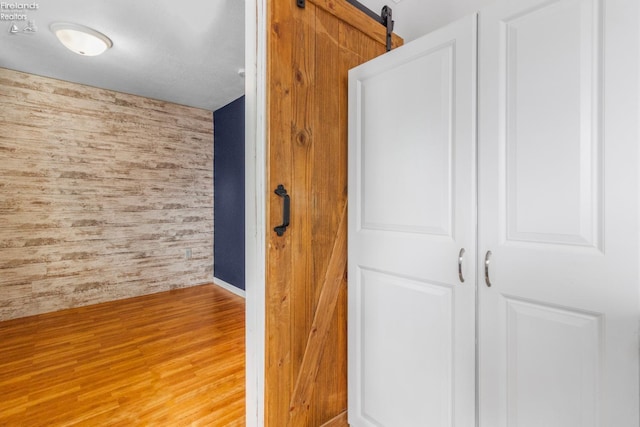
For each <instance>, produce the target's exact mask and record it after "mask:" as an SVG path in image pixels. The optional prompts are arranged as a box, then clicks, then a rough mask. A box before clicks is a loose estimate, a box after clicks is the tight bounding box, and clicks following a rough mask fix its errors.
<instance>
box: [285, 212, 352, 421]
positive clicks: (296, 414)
mask: <svg viewBox="0 0 640 427" xmlns="http://www.w3.org/2000/svg"><path fill="white" fill-rule="evenodd" d="M346 265H347V204H346V203H345V205H344V208H343V210H342V218H341V219H340V225H339V226H338V230H337V232H336V235H335V242H334V245H333V250H332V252H331V257H330V259H329V266H328V267H327V271H326V274H325V278H324V280H323V282H322V286H321V293H320V299H319V301H318V305H317V307H316V311H315V314H314V319H313V323H312V325H311V329H310V331H309V335H308V337H307V344H306V350H305V353H304V358H303V360H302V366H301V367H300V370H299V372H298V376H297V379H296V385H295V388H294V390H293V396H292V399H291V403H290V411H291V425H294V426H302V425H307V416H308V410H309V403H310V402H311V397H312V394H313V391H314V386H315V385H316V378H317V375H318V371H319V369H320V359H321V357H322V354H323V352H324V351H325V346H326V343H327V334H328V333H329V330H330V327H331V323H332V320H333V318H334V312H335V309H336V303H337V302H338V295H339V294H340V291H341V289H342V288H343V285H344V279H345V272H346Z"/></svg>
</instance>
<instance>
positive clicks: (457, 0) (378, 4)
mask: <svg viewBox="0 0 640 427" xmlns="http://www.w3.org/2000/svg"><path fill="white" fill-rule="evenodd" d="M493 1H494V0H360V2H361V3H362V4H364V5H365V6H367V7H368V8H369V9H371V10H373V11H374V12H376V13H377V14H378V15H379V14H380V12H381V11H382V7H383V6H384V5H389V6H390V7H391V9H392V11H393V20H394V21H395V27H394V32H396V33H397V34H398V35H400V36H402V37H403V38H404V41H405V42H408V41H411V40H414V39H416V38H418V37H420V36H423V35H425V34H427V33H429V32H431V31H433V30H435V29H437V28H440V27H442V26H444V25H446V24H448V23H450V22H453V21H455V20H456V19H460V18H462V17H463V16H466V15H469V14H471V13H473V12H476V11H478V10H479V9H480V8H482V7H483V6H485V5H487V4H489V3H491V2H493Z"/></svg>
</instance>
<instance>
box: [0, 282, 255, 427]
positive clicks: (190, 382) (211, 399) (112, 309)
mask: <svg viewBox="0 0 640 427" xmlns="http://www.w3.org/2000/svg"><path fill="white" fill-rule="evenodd" d="M244 336H245V326H244V299H242V298H241V297H239V296H237V295H234V294H232V293H230V292H228V291H226V290H224V289H221V288H219V287H217V286H215V285H203V286H195V287H190V288H183V289H178V290H173V291H169V292H162V293H158V294H152V295H145V296H142V297H136V298H130V299H125V300H119V301H113V302H108V303H103V304H98V305H93V306H85V307H80V308H75V309H70V310H64V311H60V312H55V313H47V314H42V315H37V316H32V317H27V318H20V319H14V320H9V321H5V322H0V343H2V348H1V350H0V396H2V398H0V426H30V427H31V426H137V425H140V426H142V425H145V426H150V425H161V426H165V425H166V426H169V425H170V426H200V425H201V426H242V425H244V424H245V410H244V407H245V392H244V382H245V373H244V370H245V360H244V354H245V344H244Z"/></svg>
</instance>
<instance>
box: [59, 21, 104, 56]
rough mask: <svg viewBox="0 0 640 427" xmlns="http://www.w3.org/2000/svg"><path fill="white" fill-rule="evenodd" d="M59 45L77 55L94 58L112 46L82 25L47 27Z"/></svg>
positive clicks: (67, 24)
mask: <svg viewBox="0 0 640 427" xmlns="http://www.w3.org/2000/svg"><path fill="white" fill-rule="evenodd" d="M49 28H51V31H53V33H54V34H55V35H56V37H57V38H58V40H60V43H62V44H63V45H64V46H65V47H66V48H67V49H69V50H70V51H72V52H75V53H77V54H78V55H83V56H96V55H100V54H101V53H103V52H104V51H105V50H107V49H109V48H111V46H113V42H112V41H111V39H109V37H107V36H105V35H104V34H102V33H99V32H98V31H96V30H93V29H91V28H88V27H85V26H84V25H78V24H71V23H66V22H56V23H53V24H51V26H50V27H49Z"/></svg>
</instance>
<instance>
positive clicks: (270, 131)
mask: <svg viewBox="0 0 640 427" xmlns="http://www.w3.org/2000/svg"><path fill="white" fill-rule="evenodd" d="M289 3H290V2H288V1H273V2H270V3H269V17H268V22H267V31H268V34H267V39H268V47H267V50H268V52H267V84H268V87H267V116H268V121H267V138H268V140H267V144H268V164H267V174H268V178H267V191H268V194H267V198H266V200H268V205H269V206H268V209H267V225H268V226H267V238H266V242H267V250H266V253H267V259H266V272H265V274H266V298H265V299H266V310H265V331H266V337H265V341H266V348H265V395H264V413H265V415H264V417H265V420H264V421H265V425H267V426H278V425H283V424H282V423H281V420H286V419H288V417H289V411H288V408H287V407H286V405H282V404H279V403H278V402H279V399H281V396H289V394H290V390H291V383H292V381H293V373H292V371H291V363H290V351H291V342H292V339H291V328H290V317H291V298H290V288H291V274H292V271H291V261H292V257H291V253H292V247H291V244H290V238H291V232H290V230H289V231H288V232H285V233H284V235H283V236H281V237H280V236H277V235H276V233H274V232H273V231H272V230H271V228H272V227H273V226H275V225H277V224H279V221H280V219H281V218H282V202H281V201H280V200H279V199H280V198H279V197H278V196H276V195H275V194H273V190H274V189H275V188H276V187H277V186H278V185H280V184H283V185H284V186H285V188H291V183H292V182H293V179H292V158H291V147H290V138H289V135H290V133H291V124H290V123H291V118H292V116H293V104H292V96H291V90H292V85H293V84H292V74H291V58H292V49H293V33H292V32H291V31H290V29H289V28H290V26H291V25H293V18H292V10H291V7H290V4H289ZM294 212H295V210H294Z"/></svg>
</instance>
